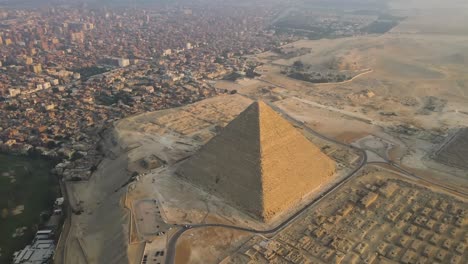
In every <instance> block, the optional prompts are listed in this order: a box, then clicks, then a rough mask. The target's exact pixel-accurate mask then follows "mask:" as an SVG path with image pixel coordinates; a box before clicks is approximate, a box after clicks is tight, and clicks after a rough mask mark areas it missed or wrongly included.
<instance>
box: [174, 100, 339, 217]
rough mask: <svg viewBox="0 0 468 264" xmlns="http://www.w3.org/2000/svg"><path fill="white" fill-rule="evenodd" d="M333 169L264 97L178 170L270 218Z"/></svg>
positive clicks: (238, 204) (199, 183) (217, 193)
mask: <svg viewBox="0 0 468 264" xmlns="http://www.w3.org/2000/svg"><path fill="white" fill-rule="evenodd" d="M334 172H335V164H334V161H333V160H331V159H330V158H329V157H328V156H326V155H325V154H323V153H322V152H321V151H320V149H319V148H318V147H316V146H315V145H314V144H313V143H312V142H310V141H309V140H308V139H306V138H305V137H304V136H303V135H302V134H301V133H300V132H299V131H297V130H296V129H295V128H294V127H293V126H292V125H291V124H290V123H289V122H287V121H286V120H284V119H283V118H282V117H281V116H280V115H279V114H277V113H276V112H275V111H274V110H273V109H271V108H270V107H269V106H268V105H266V104H265V103H263V102H255V103H253V104H251V105H250V106H249V107H248V108H247V109H246V110H244V112H242V113H241V114H240V115H239V116H238V117H236V118H235V119H234V120H233V121H232V122H230V123H229V124H228V125H227V126H226V127H225V128H224V129H223V130H222V131H221V132H220V134H218V135H217V136H215V137H214V138H212V139H211V140H210V141H209V142H208V143H207V144H205V145H204V146H202V147H201V149H200V150H199V151H198V152H197V153H196V154H195V155H193V156H192V157H190V158H189V159H187V160H186V161H184V163H183V164H181V166H180V167H179V168H178V170H177V174H178V175H179V176H180V177H182V178H184V179H185V180H187V181H189V182H191V183H193V184H194V185H196V186H199V187H201V188H202V189H204V190H206V191H207V192H209V193H212V194H214V195H216V196H218V197H221V198H223V199H224V200H226V201H227V202H228V203H230V204H232V205H234V206H236V207H239V208H241V209H242V210H245V211H247V212H248V213H250V214H253V215H254V216H255V217H257V218H259V219H261V220H262V221H265V222H267V221H269V220H271V219H272V218H273V217H274V216H276V215H279V214H281V213H282V212H284V211H285V210H287V209H289V208H292V207H293V206H295V205H297V204H298V203H299V202H300V201H301V200H302V199H303V198H304V197H305V196H306V195H307V194H309V193H310V192H311V191H312V190H314V189H316V188H317V187H319V186H321V185H322V184H323V183H325V182H326V181H327V180H328V179H329V178H330V176H332V175H333V174H334Z"/></svg>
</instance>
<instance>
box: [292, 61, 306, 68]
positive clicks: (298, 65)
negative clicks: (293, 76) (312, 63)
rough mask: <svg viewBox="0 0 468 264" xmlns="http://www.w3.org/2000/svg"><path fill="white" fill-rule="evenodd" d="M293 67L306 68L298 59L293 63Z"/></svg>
mask: <svg viewBox="0 0 468 264" xmlns="http://www.w3.org/2000/svg"><path fill="white" fill-rule="evenodd" d="M293 67H294V68H298V69H301V68H304V63H303V62H302V61H300V60H297V61H295V62H294V63H293Z"/></svg>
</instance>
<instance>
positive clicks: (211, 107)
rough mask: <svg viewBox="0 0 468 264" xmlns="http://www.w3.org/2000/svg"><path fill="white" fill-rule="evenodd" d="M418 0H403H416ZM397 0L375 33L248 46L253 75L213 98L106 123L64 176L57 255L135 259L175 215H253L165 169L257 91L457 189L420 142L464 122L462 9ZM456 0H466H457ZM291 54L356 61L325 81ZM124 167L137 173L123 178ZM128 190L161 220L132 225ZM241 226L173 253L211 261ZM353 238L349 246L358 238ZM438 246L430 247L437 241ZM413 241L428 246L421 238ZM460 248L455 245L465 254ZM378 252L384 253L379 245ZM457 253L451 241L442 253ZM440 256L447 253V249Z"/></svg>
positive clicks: (301, 117)
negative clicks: (88, 173)
mask: <svg viewBox="0 0 468 264" xmlns="http://www.w3.org/2000/svg"><path fill="white" fill-rule="evenodd" d="M418 1H419V0H418ZM418 1H411V3H416V4H414V7H418V6H419V7H420V2H421V1H419V2H418ZM406 3H407V2H406V1H405V2H403V1H395V3H394V8H395V9H396V10H394V11H395V13H396V14H400V15H405V16H408V18H407V19H406V20H405V21H404V22H402V23H401V24H400V25H399V26H397V27H396V28H394V29H393V30H392V31H391V32H388V33H387V34H385V35H381V36H371V35H369V36H363V37H353V38H344V39H333V40H318V41H306V40H303V41H299V42H296V43H292V44H290V45H289V47H290V48H292V49H294V48H300V47H307V48H311V53H310V54H306V55H303V56H300V57H296V58H291V59H288V60H285V59H282V58H281V57H279V56H278V55H276V54H273V53H264V54H260V55H258V56H256V57H252V58H251V59H255V60H259V61H262V62H263V63H264V65H263V66H262V67H261V68H260V69H259V71H261V72H262V76H261V77H258V78H257V79H255V80H242V81H239V82H237V83H231V82H226V81H219V82H217V84H216V85H217V87H219V88H227V89H231V90H233V89H235V90H237V91H238V95H235V96H233V97H230V99H229V100H226V99H225V98H224V99H223V98H221V99H220V98H213V99H209V100H206V101H203V102H200V103H197V104H195V105H192V106H188V107H187V108H184V109H182V110H180V109H179V110H180V111H173V110H168V111H160V112H156V113H146V114H142V115H139V116H135V117H131V118H128V119H125V120H122V121H120V122H118V123H116V124H115V126H114V130H112V131H108V133H107V134H106V136H105V138H104V139H103V142H102V144H103V145H104V147H105V148H106V149H107V150H108V152H107V155H106V156H107V158H106V159H105V160H104V161H103V162H102V163H101V165H100V166H99V168H98V170H97V172H95V173H94V175H93V176H92V177H91V179H90V180H89V181H88V182H82V183H70V184H68V192H69V196H70V200H71V201H70V202H71V204H72V207H73V208H74V209H76V210H79V209H80V208H82V209H83V212H82V213H81V214H79V215H73V217H72V227H71V231H70V235H69V236H68V237H67V241H66V254H65V263H140V260H141V259H142V256H143V252H145V254H150V253H151V254H153V253H154V252H156V251H160V250H162V249H163V248H164V246H165V243H166V242H167V241H168V238H169V237H170V236H171V235H173V234H174V232H175V229H176V228H175V227H174V226H173V225H174V224H176V223H177V224H180V223H206V222H220V223H229V224H236V225H245V226H253V227H259V226H260V225H259V224H258V223H256V222H255V221H253V220H252V219H251V218H249V216H248V215H244V214H242V213H241V212H239V211H238V210H236V209H235V208H229V207H228V206H225V205H224V203H223V201H221V200H217V199H215V198H213V197H211V196H209V195H206V194H203V193H200V192H198V191H194V189H193V186H190V185H187V184H186V183H184V182H182V181H177V180H175V181H174V180H172V178H171V177H170V175H171V173H172V170H173V168H172V165H174V164H177V162H179V161H181V160H183V159H185V158H187V157H188V156H190V155H192V154H193V153H194V151H196V149H197V148H198V147H199V146H201V145H202V144H204V143H205V142H207V140H208V139H210V138H211V137H213V135H214V134H216V133H217V131H218V129H219V127H220V126H221V127H222V126H225V125H226V124H227V122H228V121H229V120H232V119H233V118H234V117H235V116H236V115H237V114H239V113H240V112H241V111H242V110H243V109H244V108H245V107H246V106H247V105H249V104H250V103H251V102H252V100H257V99H261V100H265V101H268V102H271V103H272V104H273V105H274V106H276V107H277V108H278V109H280V110H281V111H284V112H285V113H287V114H288V115H289V116H291V117H293V118H294V119H296V120H297V121H300V122H302V124H303V126H305V127H309V128H312V129H313V130H315V131H317V132H319V133H321V134H324V135H327V136H329V137H331V138H333V139H336V140H339V141H341V142H345V143H347V144H353V145H354V146H357V147H359V148H362V149H364V150H366V151H367V153H368V156H369V157H372V159H373V160H375V161H378V160H383V161H387V162H391V163H394V164H397V165H398V166H400V167H401V168H404V169H406V170H408V171H410V172H413V173H417V174H418V175H420V176H422V177H424V179H425V180H428V181H432V182H436V183H440V184H443V185H444V186H447V187H450V188H454V189H456V190H458V191H459V192H464V193H466V192H467V191H468V172H467V171H466V170H463V169H460V168H454V167H449V166H447V165H444V164H441V163H440V162H437V159H435V158H434V157H433V156H432V154H433V153H435V152H436V151H437V150H439V149H440V148H441V147H442V146H443V145H444V143H446V141H447V140H449V139H450V138H452V136H453V135H454V134H455V133H457V131H458V130H459V129H460V128H462V127H466V126H468V27H466V26H465V25H467V24H468V14H467V13H466V11H464V10H463V9H452V10H446V9H430V8H418V9H412V7H408V6H406ZM459 6H460V7H461V6H465V7H466V3H465V2H464V1H459ZM465 10H466V9H465ZM296 60H301V61H303V62H304V63H307V64H310V65H312V67H314V69H317V70H321V69H325V68H326V67H329V66H330V65H332V66H333V67H335V70H348V71H349V70H352V71H355V72H361V71H365V72H366V73H365V74H362V75H360V76H358V77H356V78H355V79H353V80H352V81H349V82H344V83H335V84H333V83H330V84H311V83H307V82H302V81H298V80H293V79H290V78H288V77H285V76H284V75H282V74H280V71H281V69H282V67H285V66H288V65H291V64H292V63H293V62H294V61H296ZM336 61H338V62H339V63H333V64H331V63H330V62H336ZM175 113H176V114H175ZM322 144H323V142H322ZM337 153H339V151H338V152H337ZM348 154H349V153H348ZM151 155H156V156H157V157H158V159H161V160H163V161H164V165H163V166H162V167H160V168H155V169H148V168H145V167H144V166H143V165H142V163H141V161H142V159H144V158H145V157H148V156H151ZM337 156H338V154H335V158H337ZM344 156H346V155H344ZM348 156H351V155H348ZM448 156H450V155H448ZM348 158H349V157H348ZM347 162H349V163H352V161H351V160H348V161H347ZM132 175H139V176H138V177H139V178H138V179H136V178H133V181H135V180H136V183H130V184H128V183H129V180H131V179H132ZM154 186H157V187H154ZM140 199H154V200H155V203H157V204H158V207H157V208H158V209H161V210H159V211H160V212H159V213H158V214H159V215H158V216H157V217H152V219H153V220H154V219H156V220H154V221H156V222H157V221H161V223H155V225H159V226H160V227H161V228H157V229H154V230H156V231H154V230H153V229H151V228H150V227H147V226H146V223H145V226H146V227H145V228H147V229H148V228H149V230H151V231H149V232H143V233H141V232H139V231H138V230H139V229H138V228H137V225H138V218H137V219H135V216H134V214H133V213H132V212H134V210H135V208H133V205H134V203H133V201H138V200H140ZM463 201H464V202H463V203H462V206H465V207H466V201H465V200H463ZM162 202H164V204H163V203H162ZM457 203H458V202H457ZM137 210H140V209H138V208H137ZM151 210H155V209H151ZM139 214H140V215H141V214H142V213H141V212H140V213H139ZM240 219H241V220H240ZM465 226H466V225H465ZM140 230H141V229H140ZM154 232H163V234H160V235H154ZM402 232H403V231H402ZM252 236H253V235H252V234H246V233H243V232H227V231H219V230H216V229H207V230H193V231H190V232H188V233H184V235H183V236H182V238H181V239H180V240H179V244H178V245H177V254H176V262H177V263H207V262H205V261H206V260H209V261H208V263H217V262H219V261H221V260H222V259H223V258H225V257H227V255H229V254H230V253H231V252H235V251H236V250H238V249H239V247H240V245H241V244H242V243H243V242H246V241H249V239H250V238H251V237H252ZM458 238H460V237H458V235H457V239H458ZM200 241H201V242H200ZM150 242H151V243H150ZM465 242H466V241H465ZM389 243H390V242H388V243H387V244H389ZM391 243H396V245H397V246H398V247H400V248H401V247H402V245H401V243H406V242H398V241H396V240H393V238H392V240H391ZM391 243H390V244H391ZM398 243H400V244H398ZM436 243H439V242H436ZM441 243H442V242H441ZM149 245H152V246H149ZM392 245H393V244H392ZM145 246H146V249H145ZM355 246H356V247H358V248H357V249H356V250H357V252H358V253H355V254H354V255H356V254H359V250H360V247H362V245H361V246H359V245H357V244H356V245H355ZM433 246H434V245H433ZM438 246H439V244H438ZM440 247H442V249H437V250H445V251H448V250H447V249H446V248H445V249H444V248H443V246H442V244H440ZM363 250H364V249H363ZM375 250H377V249H375ZM451 250H452V249H451ZM413 251H417V252H418V254H419V253H421V255H422V256H423V257H428V256H424V249H422V248H419V247H418V248H417V249H415V250H413ZM431 252H432V251H431ZM434 252H435V251H434ZM464 252H465V251H462V254H461V256H466V253H464ZM321 253H323V252H321ZM386 254H389V255H388V257H389V258H390V259H392V258H393V256H392V255H391V254H392V253H391V250H390V251H388V252H387V251H385V254H384V255H386ZM408 254H409V255H411V254H412V253H411V252H410V253H408ZM427 254H429V253H427ZM430 254H433V253H430ZM434 254H435V253H434ZM434 254H433V255H434ZM457 254H458V253H456V249H455V248H453V250H452V251H450V253H449V255H450V257H453V256H456V255H457ZM433 255H431V257H434V258H436V257H437V256H436V255H434V256H433ZM458 255H460V254H458ZM386 256H387V255H386ZM403 256H404V252H400V251H398V252H396V251H395V257H394V258H396V257H398V258H402V257H403ZM325 257H327V256H325ZM350 258H355V259H356V260H355V261H358V258H356V257H353V256H350ZM408 258H410V259H411V258H412V257H411V256H408ZM440 258H442V259H443V260H447V261H448V260H449V257H448V255H447V256H443V257H440ZM240 263H243V262H240ZM356 263H357V262H356Z"/></svg>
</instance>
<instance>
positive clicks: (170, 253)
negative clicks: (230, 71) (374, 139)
mask: <svg viewBox="0 0 468 264" xmlns="http://www.w3.org/2000/svg"><path fill="white" fill-rule="evenodd" d="M251 99H252V98H251ZM268 104H269V105H270V107H272V108H273V109H275V110H276V111H277V112H279V113H281V114H282V115H283V117H284V118H286V119H287V120H289V121H290V122H291V123H294V124H298V125H300V126H302V125H303V124H302V122H299V121H297V120H296V119H294V118H292V117H291V116H290V115H288V114H287V113H285V112H284V111H283V110H281V109H280V108H278V107H277V106H275V105H273V104H270V103H268ZM302 128H303V129H304V130H306V131H307V132H309V133H311V134H313V135H315V136H317V137H319V138H321V139H323V140H326V141H329V142H333V143H335V144H338V145H340V146H344V147H347V148H350V149H352V150H355V151H357V152H358V153H359V155H360V162H359V165H358V166H357V167H356V168H355V169H354V170H353V171H351V172H350V173H349V174H348V175H347V176H346V177H345V178H344V179H343V180H342V181H341V182H339V183H338V184H336V185H335V186H333V187H332V188H330V189H329V190H327V191H325V192H324V193H323V194H322V195H320V197H317V198H316V199H314V200H312V201H311V202H310V203H308V204H307V205H306V206H304V207H303V208H302V209H301V210H299V211H297V212H296V213H294V214H293V215H291V216H290V217H289V218H287V219H286V220H285V221H283V222H282V223H280V224H279V225H278V226H276V227H274V228H272V229H269V230H256V229H250V228H245V227H238V226H231V225H224V224H194V225H179V226H180V227H181V228H180V229H179V230H178V231H177V232H176V233H174V234H173V235H172V236H171V238H170V239H169V242H168V243H167V246H166V250H167V252H166V260H165V263H166V264H173V263H174V262H175V251H176V244H177V241H178V239H179V238H180V237H181V236H182V234H183V233H184V232H186V231H187V230H190V229H198V228H206V227H222V228H227V229H234V230H239V231H245V232H250V233H255V234H263V235H274V234H275V233H277V232H278V231H280V230H281V229H283V228H284V227H285V226H286V225H288V224H290V223H291V222H292V221H294V220H295V219H296V218H297V217H298V216H299V215H301V214H302V213H303V212H304V211H305V210H307V209H308V208H310V207H311V206H313V205H315V204H316V203H318V202H320V201H321V200H322V199H324V198H326V197H327V196H328V195H329V194H330V193H332V192H333V191H335V190H336V189H338V188H339V187H341V186H342V185H344V184H345V183H347V182H348V181H350V180H351V178H352V177H353V176H354V175H356V173H357V172H358V171H359V170H360V169H361V168H362V167H364V166H365V165H367V164H376V165H379V164H385V165H387V166H390V167H393V168H394V169H396V170H398V171H400V172H401V173H403V174H404V175H406V176H409V177H413V178H416V179H418V180H422V181H424V182H426V183H430V184H432V185H437V186H438V187H440V188H443V189H445V190H448V191H451V192H454V193H457V194H461V195H465V196H466V195H468V194H466V193H463V192H460V191H458V190H456V189H453V188H450V187H448V186H445V185H443V184H439V183H434V182H431V181H428V180H427V179H425V178H424V177H421V176H417V175H416V174H414V173H412V172H410V171H407V170H406V169H404V168H402V167H400V166H398V165H397V164H395V163H394V162H392V161H386V162H367V153H366V151H365V150H363V149H360V148H358V147H355V146H352V145H348V144H346V143H343V142H340V141H337V140H335V139H332V138H328V137H327V136H325V135H322V134H320V133H318V132H317V131H314V130H313V129H311V128H309V127H307V126H302Z"/></svg>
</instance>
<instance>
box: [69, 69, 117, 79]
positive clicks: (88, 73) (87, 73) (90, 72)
mask: <svg viewBox="0 0 468 264" xmlns="http://www.w3.org/2000/svg"><path fill="white" fill-rule="evenodd" d="M72 71H73V72H77V73H79V74H81V80H83V81H86V80H88V79H89V78H90V77H92V76H94V75H98V74H102V73H105V72H108V71H109V70H108V69H106V68H104V67H98V66H92V67H85V68H79V69H72Z"/></svg>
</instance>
